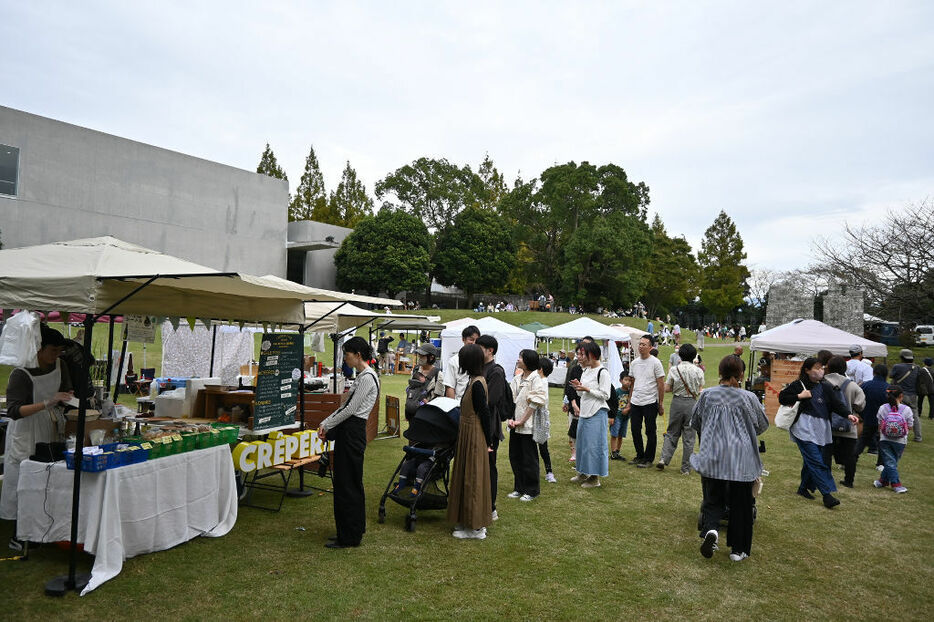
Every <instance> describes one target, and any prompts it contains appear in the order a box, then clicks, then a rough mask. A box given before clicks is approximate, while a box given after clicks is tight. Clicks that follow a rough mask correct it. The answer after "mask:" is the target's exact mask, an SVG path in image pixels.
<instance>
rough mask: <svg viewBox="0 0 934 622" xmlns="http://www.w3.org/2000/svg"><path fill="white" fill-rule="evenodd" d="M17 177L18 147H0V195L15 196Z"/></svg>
mask: <svg viewBox="0 0 934 622" xmlns="http://www.w3.org/2000/svg"><path fill="white" fill-rule="evenodd" d="M18 175H19V147H10V146H8V145H0V194H9V195H11V196H14V197H15V196H16V180H17V176H18Z"/></svg>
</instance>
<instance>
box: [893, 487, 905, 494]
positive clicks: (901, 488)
mask: <svg viewBox="0 0 934 622" xmlns="http://www.w3.org/2000/svg"><path fill="white" fill-rule="evenodd" d="M895 492H897V493H898V494H902V493H903V492H908V489H907V488H905V487H904V486H896V487H895Z"/></svg>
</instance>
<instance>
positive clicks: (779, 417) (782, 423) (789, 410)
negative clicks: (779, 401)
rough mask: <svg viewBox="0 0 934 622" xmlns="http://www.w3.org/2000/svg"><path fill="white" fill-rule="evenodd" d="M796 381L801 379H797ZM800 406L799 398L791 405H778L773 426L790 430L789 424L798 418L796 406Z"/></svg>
mask: <svg viewBox="0 0 934 622" xmlns="http://www.w3.org/2000/svg"><path fill="white" fill-rule="evenodd" d="M798 382H801V381H800V380H799V381H798ZM801 388H802V389H803V388H804V383H803V382H802V383H801ZM800 406H801V401H800V400H798V401H796V402H795V403H794V404H792V405H791V406H779V407H778V412H777V413H775V427H777V428H781V429H782V430H790V429H791V426H793V425H794V423H795V421H797V420H798V408H799V407H800Z"/></svg>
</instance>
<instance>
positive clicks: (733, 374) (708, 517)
mask: <svg viewBox="0 0 934 622" xmlns="http://www.w3.org/2000/svg"><path fill="white" fill-rule="evenodd" d="M742 378H743V366H742V361H741V360H740V359H739V358H737V357H735V356H726V357H724V358H723V360H722V361H720V385H719V386H717V387H713V388H711V389H705V390H704V391H703V392H701V394H700V397H699V398H698V400H697V404H696V405H695V406H694V412H693V414H692V416H691V427H692V428H694V429H695V430H697V433H698V435H699V436H700V439H701V446H700V451H699V452H698V453H696V454H693V455H692V456H691V466H692V467H693V468H694V470H695V471H697V472H698V473H700V475H701V486H702V488H703V492H704V500H703V502H702V503H701V530H700V535H701V537H702V538H704V543H703V544H701V555H703V556H704V557H712V556H713V552H714V551H716V550H717V540H718V534H717V528H718V527H719V525H720V519H721V518H722V517H723V513H724V511H725V510H726V508H727V507H729V508H730V523H729V527H727V532H726V542H727V544H728V545H729V546H730V547H731V548H732V553H731V555H730V559H731V560H733V561H735V562H738V561H742V560H744V559H746V558H747V557H749V554H750V552H751V551H752V521H753V518H752V506H753V496H752V487H753V484H754V482H755V480H756V478H757V477H759V475H760V474H761V473H762V460H761V459H760V458H759V447H758V443H757V440H756V437H757V436H758V435H759V434H762V433H763V432H765V431H766V429H768V427H769V421H768V419H766V418H765V409H763V408H762V404H761V403H760V402H759V399H758V398H757V397H756V396H755V395H754V394H753V393H750V392H749V391H745V390H743V389H741V388H740V382H741V381H742ZM701 432H703V434H701Z"/></svg>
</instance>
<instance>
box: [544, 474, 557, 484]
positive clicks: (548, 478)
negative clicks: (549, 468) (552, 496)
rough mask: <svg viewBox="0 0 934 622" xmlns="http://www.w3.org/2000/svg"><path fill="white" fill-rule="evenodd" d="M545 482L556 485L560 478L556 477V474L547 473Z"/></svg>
mask: <svg viewBox="0 0 934 622" xmlns="http://www.w3.org/2000/svg"><path fill="white" fill-rule="evenodd" d="M545 481H546V482H549V483H551V484H556V483H557V482H558V478H556V477H555V474H554V473H545Z"/></svg>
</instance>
